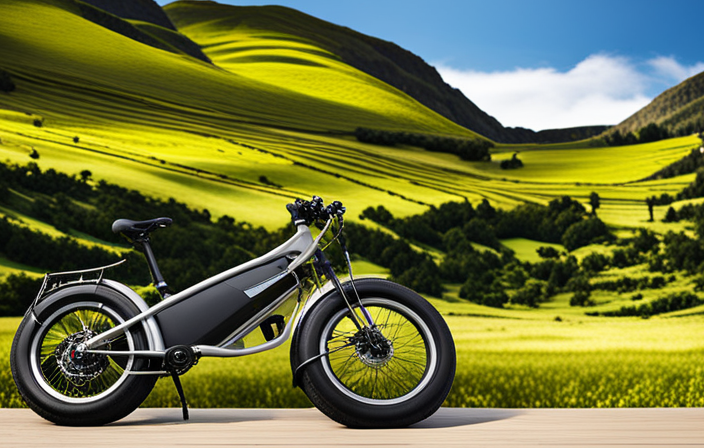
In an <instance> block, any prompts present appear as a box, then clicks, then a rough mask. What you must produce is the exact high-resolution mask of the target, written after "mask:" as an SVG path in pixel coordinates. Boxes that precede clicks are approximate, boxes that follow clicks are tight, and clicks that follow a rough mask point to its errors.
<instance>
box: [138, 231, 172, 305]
mask: <svg viewBox="0 0 704 448" xmlns="http://www.w3.org/2000/svg"><path fill="white" fill-rule="evenodd" d="M139 243H140V244H141V245H142V247H143V248H144V256H145V257H146V258H147V265H148V266H149V272H151V274H152V280H153V281H154V285H155V286H156V290H157V291H159V294H161V297H162V298H164V299H165V298H167V297H169V295H170V294H169V293H168V289H169V286H168V285H167V284H166V282H165V281H164V276H163V275H161V271H160V270H159V265H157V263H156V257H155V256H154V252H152V247H151V245H150V244H149V237H143V238H140V240H139Z"/></svg>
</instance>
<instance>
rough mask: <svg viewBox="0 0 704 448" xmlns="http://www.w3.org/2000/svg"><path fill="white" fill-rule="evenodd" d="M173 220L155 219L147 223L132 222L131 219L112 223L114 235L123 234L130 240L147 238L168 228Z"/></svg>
mask: <svg viewBox="0 0 704 448" xmlns="http://www.w3.org/2000/svg"><path fill="white" fill-rule="evenodd" d="M172 222H173V220H172V219H171V218H154V219H148V220H146V221H132V220H131V219H118V220H117V221H115V222H113V223H112V231H113V233H121V234H123V235H125V236H126V237H127V238H129V239H135V238H140V237H145V236H147V235H149V232H151V231H153V230H156V229H158V228H161V227H168V226H170V225H171V223H172Z"/></svg>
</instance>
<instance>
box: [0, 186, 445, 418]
mask: <svg viewBox="0 0 704 448" xmlns="http://www.w3.org/2000/svg"><path fill="white" fill-rule="evenodd" d="M287 209H288V211H289V212H290V214H291V219H292V223H293V226H294V228H295V229H296V232H295V235H293V237H291V238H290V239H289V240H288V241H286V242H285V243H283V244H281V245H280V246H279V247H277V248H275V249H274V250H272V251H271V252H269V253H267V254H265V255H263V256H261V257H259V258H256V259H254V260H251V261H248V262H246V263H244V264H241V265H239V266H236V267H233V268H231V269H229V270H227V271H225V272H222V273H220V274H218V275H215V276H214V277H211V278H209V279H206V280H204V281H202V282H200V283H197V284H196V285H193V286H191V287H189V288H187V289H185V290H183V291H181V292H178V293H175V294H170V293H169V289H168V286H167V284H166V282H165V281H164V278H163V276H162V274H161V272H160V271H159V267H158V265H157V262H156V258H155V256H154V253H153V252H152V249H151V246H150V238H151V233H152V232H154V231H155V230H157V229H160V228H164V227H167V226H169V225H170V224H171V223H172V220H171V219H169V218H157V219H151V220H147V221H132V220H127V219H118V220H117V221H115V222H114V223H113V226H112V230H113V231H114V232H115V233H120V234H122V235H123V236H125V237H126V238H127V239H129V240H130V241H131V242H132V243H133V244H134V245H135V246H136V247H137V248H139V249H140V250H141V251H142V252H143V253H144V255H145V257H146V260H147V264H148V266H149V269H150V271H151V275H152V278H153V280H154V284H155V286H156V288H157V290H158V291H159V293H160V294H161V296H162V300H161V301H160V302H159V303H157V304H156V305H154V306H152V307H149V306H147V304H146V303H145V301H144V300H143V299H142V297H140V296H139V295H138V294H137V293H136V292H134V291H133V290H132V289H130V288H129V287H127V286H126V285H124V284H121V283H119V282H116V281H113V280H109V279H108V278H106V277H105V273H106V271H108V270H109V269H110V268H113V267H114V266H116V265H118V264H120V263H122V262H124V260H122V261H121V262H119V263H115V264H113V265H109V266H103V267H99V268H94V269H87V270H82V271H73V272H59V273H50V274H47V275H46V276H45V277H44V281H43V284H42V287H41V289H40V291H39V293H38V294H37V296H36V298H35V300H34V301H33V303H32V304H31V306H30V307H29V309H28V310H27V312H26V314H25V316H24V319H23V320H22V322H21V324H20V326H19V328H18V330H17V333H16V335H15V338H14V341H13V344H12V352H11V367H12V375H13V377H14V380H15V383H16V384H17V388H18V390H19V393H20V394H21V396H22V397H23V398H24V400H25V402H26V403H27V405H28V406H29V407H30V408H32V409H33V410H34V411H35V412H36V413H37V414H39V415H40V416H42V417H44V418H45V419H47V420H50V421H52V422H54V423H57V424H60V425H72V426H87V425H102V424H106V423H109V422H113V421H115V420H118V419H120V418H123V417H125V416H126V415H128V414H130V413H131V412H132V411H134V410H135V409H136V408H137V407H138V406H139V405H140V404H141V403H142V402H143V401H144V400H145V399H146V398H147V396H148V395H149V393H150V391H151V390H152V388H153V387H154V384H155V383H156V381H157V379H158V378H159V377H162V376H171V377H172V378H173V380H174V383H175V385H176V389H177V391H178V393H179V396H180V399H181V403H182V407H183V414H184V419H188V408H187V405H186V399H185V395H184V393H183V388H182V387H181V383H180V380H179V376H180V375H182V374H184V373H185V372H187V371H188V370H189V369H190V368H191V367H192V366H194V365H195V364H196V363H197V362H198V360H199V359H200V358H202V357H208V356H209V357H237V356H244V355H249V354H254V353H259V352H262V351H264V350H270V349H273V348H275V347H278V346H280V345H281V344H283V343H284V342H285V341H286V340H288V339H291V353H290V356H291V369H292V374H293V386H294V387H296V386H299V387H301V388H302V390H303V391H304V392H305V393H306V395H307V396H308V398H309V399H310V401H311V402H312V403H313V404H314V405H315V406H316V407H317V408H318V409H319V410H320V411H322V412H323V413H325V414H326V415H327V416H328V417H330V418H331V419H333V420H335V421H337V422H339V423H341V424H343V425H346V426H349V427H353V428H388V427H402V426H407V425H411V424H413V423H416V422H418V421H420V420H422V419H425V418H427V417H428V416H430V415H431V414H433V413H434V412H435V411H436V410H437V409H438V408H439V407H440V405H441V404H442V403H443V401H444V400H445V398H446V397H447V395H448V393H449V391H450V387H451V385H452V381H453V378H454V375H455V362H456V360H455V347H454V343H453V340H452V335H451V334H450V331H449V329H448V327H447V325H446V323H445V322H444V320H443V319H442V317H441V316H440V314H439V313H438V312H437V311H436V310H435V308H433V306H431V305H430V304H429V303H428V302H427V301H426V300H425V299H423V298H422V297H420V296H419V295H418V294H416V293H415V292H413V291H411V290H410V289H408V288H405V287H403V286H401V285H398V284H395V283H393V282H390V281H387V280H382V279H376V278H361V279H357V280H355V279H354V277H353V275H352V268H351V262H350V256H349V253H348V251H347V247H346V242H345V239H344V234H343V233H342V230H343V227H344V218H343V215H344V213H345V207H343V205H342V204H341V203H340V202H339V201H336V202H333V203H331V204H329V205H327V206H326V205H325V204H324V203H323V201H322V199H320V198H319V197H316V196H314V197H313V198H312V200H311V201H302V200H300V199H297V200H296V201H295V202H294V203H291V204H288V205H287ZM311 226H315V227H316V228H317V229H318V230H319V233H318V234H317V236H314V235H315V230H314V231H311ZM333 242H337V243H339V245H340V247H341V248H342V253H343V254H344V259H345V262H344V264H346V265H347V268H348V270H349V277H348V278H347V279H345V280H340V279H339V278H338V277H337V276H336V275H335V272H334V271H333V268H332V264H331V263H330V261H329V260H328V258H326V256H325V254H324V252H323V251H324V249H325V248H327V247H328V246H330V244H332V243H333ZM357 244H359V243H357Z"/></svg>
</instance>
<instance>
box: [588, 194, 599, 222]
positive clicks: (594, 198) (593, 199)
mask: <svg viewBox="0 0 704 448" xmlns="http://www.w3.org/2000/svg"><path fill="white" fill-rule="evenodd" d="M589 204H590V205H591V206H592V215H594V216H596V209H598V208H599V205H600V201H599V195H598V194H597V193H595V192H593V191H592V192H591V194H590V195H589Z"/></svg>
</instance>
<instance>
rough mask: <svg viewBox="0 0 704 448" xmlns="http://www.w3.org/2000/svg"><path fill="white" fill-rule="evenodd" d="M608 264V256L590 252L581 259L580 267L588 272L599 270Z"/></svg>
mask: <svg viewBox="0 0 704 448" xmlns="http://www.w3.org/2000/svg"><path fill="white" fill-rule="evenodd" d="M608 265H609V257H607V256H606V255H604V254H600V253H598V252H592V253H590V254H589V255H587V256H586V257H584V258H583V259H582V269H584V270H585V271H587V272H590V273H597V272H601V271H603V270H604V269H606V267H607V266H608Z"/></svg>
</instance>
